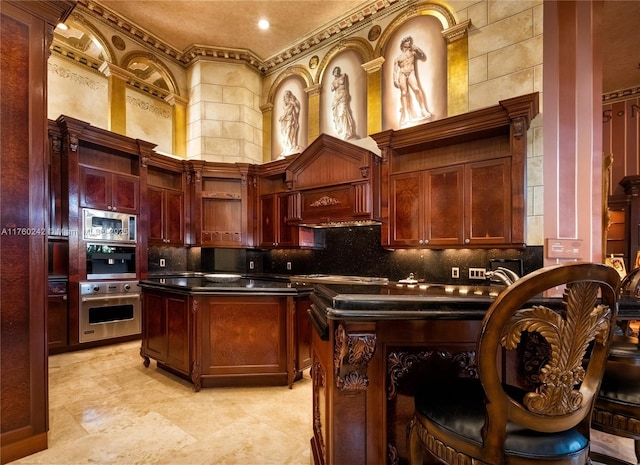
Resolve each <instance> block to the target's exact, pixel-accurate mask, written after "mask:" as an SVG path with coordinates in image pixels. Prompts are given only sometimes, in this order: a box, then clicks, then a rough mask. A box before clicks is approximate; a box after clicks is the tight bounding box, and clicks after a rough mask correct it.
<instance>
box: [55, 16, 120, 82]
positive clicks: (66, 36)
mask: <svg viewBox="0 0 640 465" xmlns="http://www.w3.org/2000/svg"><path fill="white" fill-rule="evenodd" d="M64 24H65V25H66V26H67V28H66V29H63V28H61V27H56V28H55V30H54V34H53V43H52V47H53V49H54V51H55V52H57V53H59V54H61V55H64V56H66V57H67V58H71V59H73V60H75V61H76V62H78V63H80V64H83V65H85V66H88V67H90V68H93V69H95V70H98V69H99V67H100V65H102V63H104V62H105V61H106V62H109V63H112V62H113V60H114V57H115V54H114V53H113V50H111V47H110V46H109V42H108V41H107V40H106V39H105V38H104V37H103V36H102V34H101V33H100V32H99V31H98V30H97V29H96V28H95V27H94V26H93V25H92V24H91V23H90V22H88V21H87V20H86V19H85V18H84V17H83V16H81V15H80V14H78V13H72V14H71V16H70V17H69V18H67V20H66V21H65V23H64Z"/></svg>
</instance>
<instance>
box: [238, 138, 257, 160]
mask: <svg viewBox="0 0 640 465" xmlns="http://www.w3.org/2000/svg"><path fill="white" fill-rule="evenodd" d="M260 142H262V141H260ZM241 150H242V155H243V158H244V160H243V163H247V162H248V163H258V164H259V163H262V144H261V143H260V144H255V143H253V142H251V141H248V140H243V141H242V145H241Z"/></svg>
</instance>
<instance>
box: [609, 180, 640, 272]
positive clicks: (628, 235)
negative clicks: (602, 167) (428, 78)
mask: <svg viewBox="0 0 640 465" xmlns="http://www.w3.org/2000/svg"><path fill="white" fill-rule="evenodd" d="M619 184H620V185H621V186H622V187H623V188H624V194H616V195H611V196H609V199H608V205H607V216H608V218H607V230H606V255H607V256H612V255H613V256H617V257H621V258H622V259H623V260H624V263H625V267H626V269H627V271H629V270H631V269H633V268H635V267H636V266H638V265H637V263H638V260H639V259H640V176H626V177H625V178H623V179H622V180H621V181H620V183H619Z"/></svg>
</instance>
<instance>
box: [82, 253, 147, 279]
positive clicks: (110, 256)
mask: <svg viewBox="0 0 640 465" xmlns="http://www.w3.org/2000/svg"><path fill="white" fill-rule="evenodd" d="M136 277H137V275H136V247H135V246H134V245H122V244H87V279H135V278H136Z"/></svg>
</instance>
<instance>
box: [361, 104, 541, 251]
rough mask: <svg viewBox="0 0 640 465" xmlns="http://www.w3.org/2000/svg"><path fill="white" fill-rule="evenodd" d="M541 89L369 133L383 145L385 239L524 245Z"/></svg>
mask: <svg viewBox="0 0 640 465" xmlns="http://www.w3.org/2000/svg"><path fill="white" fill-rule="evenodd" d="M537 113H538V94H537V93H533V94H528V95H524V96H521V97H516V98H512V99H508V100H503V101H501V102H500V104H499V105H497V106H495V107H491V108H486V109H482V110H477V111H474V112H470V113H466V114H463V115H457V116H452V117H450V118H446V119H442V120H438V121H434V122H431V123H426V124H424V125H420V126H414V127H411V128H407V129H402V130H398V131H395V130H388V131H383V132H380V133H377V134H373V135H372V136H371V137H372V138H373V139H374V140H375V141H376V142H377V144H378V146H379V147H380V149H381V150H382V158H383V163H382V186H381V191H382V193H381V212H382V244H383V245H384V246H386V247H390V248H406V247H429V248H444V247H446V248H451V247H522V246H524V234H525V221H524V219H525V190H526V186H525V179H526V172H525V170H526V158H527V153H526V152H527V130H528V129H529V125H530V123H531V120H532V119H533V118H534V117H535V116H536V115H537Z"/></svg>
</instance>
